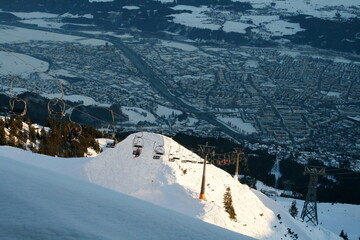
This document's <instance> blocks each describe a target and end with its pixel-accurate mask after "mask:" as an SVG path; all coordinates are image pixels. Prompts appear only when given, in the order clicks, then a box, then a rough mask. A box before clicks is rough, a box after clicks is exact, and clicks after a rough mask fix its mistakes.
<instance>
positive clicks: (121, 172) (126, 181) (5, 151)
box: [0, 133, 357, 239]
mask: <svg viewBox="0 0 360 240" xmlns="http://www.w3.org/2000/svg"><path fill="white" fill-rule="evenodd" d="M134 136H135V134H133V135H130V136H129V137H128V138H126V139H125V140H124V141H122V142H121V143H119V144H118V145H117V146H116V147H115V148H114V149H107V150H105V151H104V152H103V153H101V154H100V155H98V156H97V157H93V158H72V159H64V158H52V157H47V156H43V155H38V154H32V153H29V152H26V151H22V150H20V149H15V148H11V147H1V151H0V154H1V159H12V160H17V161H21V162H26V163H30V164H32V165H36V166H37V167H41V168H45V169H47V170H51V171H55V172H58V173H61V174H63V175H64V174H65V175H67V177H72V178H74V177H75V178H77V179H80V180H82V181H88V182H91V183H95V184H98V185H101V186H103V187H106V188H109V189H111V190H115V191H117V192H121V193H125V194H126V195H130V196H133V197H136V198H140V199H142V200H145V201H147V202H151V203H154V204H156V205H158V206H161V207H165V208H168V209H171V210H174V211H176V212H180V213H183V214H185V215H188V216H191V217H195V218H199V219H201V220H203V221H205V222H208V223H212V224H214V225H218V226H220V227H223V228H227V229H229V230H232V231H235V232H239V233H241V234H243V235H247V236H250V237H254V238H256V239H281V238H282V239H339V237H338V234H339V233H337V231H336V234H334V233H332V232H330V231H328V230H325V229H324V228H323V227H322V226H318V227H313V226H310V225H308V226H307V225H306V224H304V223H301V222H300V221H298V220H295V219H293V218H292V217H291V216H290V215H289V213H288V209H286V208H283V207H281V206H280V205H278V204H277V203H276V202H275V201H273V200H271V199H269V198H268V197H266V196H265V195H263V194H262V193H260V192H258V191H255V190H252V189H250V188H249V187H247V186H246V185H242V184H240V183H239V182H238V181H235V180H234V179H233V178H232V177H231V176H230V175H229V174H227V173H226V172H224V171H223V170H221V169H219V168H217V167H215V166H213V165H210V164H208V165H207V184H206V185H207V187H206V200H205V201H201V200H199V199H198V197H199V190H200V183H201V174H202V164H198V163H190V162H188V163H182V162H179V161H176V162H169V161H168V159H169V157H171V155H172V156H174V155H177V154H178V153H177V151H178V152H179V154H178V156H179V157H180V158H182V157H186V158H188V159H190V160H194V161H195V160H196V161H197V162H201V161H202V159H201V158H199V157H198V156H197V155H195V154H191V152H190V151H188V150H187V149H185V148H183V147H182V146H180V145H178V144H177V143H176V142H175V141H173V140H172V139H170V138H167V137H164V136H161V135H158V134H154V133H143V137H142V139H143V141H144V149H143V152H142V153H141V155H140V157H138V158H133V155H132V144H133V139H134ZM136 136H141V133H137V134H136ZM162 141H164V142H162ZM154 143H155V145H154ZM163 143H164V148H165V154H164V156H162V158H160V159H153V153H154V151H153V146H157V145H158V144H159V145H161V144H163ZM67 177H66V178H67ZM9 184H10V185H11V184H12V183H9ZM19 185H22V183H21V184H19ZM227 187H229V189H230V192H231V199H232V205H233V207H234V210H235V214H236V221H234V220H231V219H230V216H229V214H228V213H227V212H226V211H225V207H224V203H223V199H224V194H225V192H226V189H227ZM77 191H78V190H77V189H75V190H73V192H77ZM60 208H61V207H60ZM330 213H331V212H330ZM337 217H338V218H339V219H343V218H346V215H344V216H337ZM339 221H341V220H339ZM354 222H356V218H355V221H354ZM323 226H324V225H323ZM325 227H326V226H325ZM352 229H356V227H354V228H352ZM356 234H357V233H355V234H354V235H356Z"/></svg>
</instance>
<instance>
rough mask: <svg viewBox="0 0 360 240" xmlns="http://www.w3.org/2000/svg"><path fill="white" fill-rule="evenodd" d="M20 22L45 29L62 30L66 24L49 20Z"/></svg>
mask: <svg viewBox="0 0 360 240" xmlns="http://www.w3.org/2000/svg"><path fill="white" fill-rule="evenodd" d="M19 22H22V23H25V24H35V25H37V26H39V27H45V28H57V29H60V28H61V27H62V26H64V24H63V23H61V22H54V21H49V20H47V19H26V20H21V21H19Z"/></svg>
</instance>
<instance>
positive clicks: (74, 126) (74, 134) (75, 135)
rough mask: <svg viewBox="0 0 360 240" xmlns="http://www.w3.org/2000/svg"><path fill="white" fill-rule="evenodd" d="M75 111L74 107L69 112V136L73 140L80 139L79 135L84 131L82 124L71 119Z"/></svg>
mask: <svg viewBox="0 0 360 240" xmlns="http://www.w3.org/2000/svg"><path fill="white" fill-rule="evenodd" d="M73 112H74V108H72V109H71V112H70V114H69V122H70V125H69V132H68V137H69V139H70V140H71V141H79V137H80V136H81V133H82V127H81V124H79V123H76V122H73V121H72V120H71V117H72V114H73Z"/></svg>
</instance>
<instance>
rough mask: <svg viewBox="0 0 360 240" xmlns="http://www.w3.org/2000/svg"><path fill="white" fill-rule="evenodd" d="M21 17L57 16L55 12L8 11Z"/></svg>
mask: <svg viewBox="0 0 360 240" xmlns="http://www.w3.org/2000/svg"><path fill="white" fill-rule="evenodd" d="M9 13H11V14H13V15H15V16H17V17H19V18H22V19H39V18H57V17H58V15H57V14H53V13H44V12H9Z"/></svg>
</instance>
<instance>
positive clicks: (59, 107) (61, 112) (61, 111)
mask: <svg viewBox="0 0 360 240" xmlns="http://www.w3.org/2000/svg"><path fill="white" fill-rule="evenodd" d="M65 110H66V104H65V102H64V101H63V100H62V99H60V98H53V99H50V100H49V101H48V113H49V117H50V118H53V119H62V118H63V117H64V116H65V115H66V113H65Z"/></svg>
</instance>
